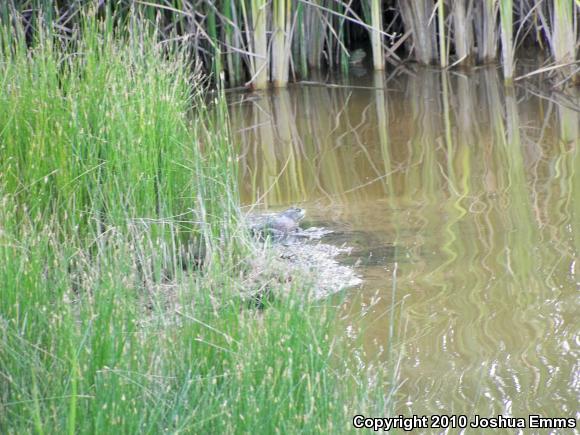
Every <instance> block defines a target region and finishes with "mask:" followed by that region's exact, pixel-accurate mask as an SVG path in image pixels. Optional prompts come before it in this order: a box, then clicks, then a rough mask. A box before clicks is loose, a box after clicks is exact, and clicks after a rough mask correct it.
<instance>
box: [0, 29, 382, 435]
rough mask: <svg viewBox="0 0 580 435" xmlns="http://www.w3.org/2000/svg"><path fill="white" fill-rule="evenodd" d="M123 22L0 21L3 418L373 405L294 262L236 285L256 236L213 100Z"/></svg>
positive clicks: (269, 418)
mask: <svg viewBox="0 0 580 435" xmlns="http://www.w3.org/2000/svg"><path fill="white" fill-rule="evenodd" d="M113 24H114V25H113ZM129 24H130V25H127V26H125V25H123V24H122V23H119V22H117V23H113V22H112V21H111V20H105V22H104V23H97V22H96V21H95V20H93V19H87V20H85V21H84V22H83V23H82V26H81V28H80V34H81V35H82V37H79V38H78V39H76V40H74V41H69V42H68V43H67V45H66V47H65V48H63V46H62V40H61V39H59V38H56V37H54V35H47V34H41V33H40V34H37V35H36V40H35V41H36V42H34V43H33V44H32V47H27V46H26V45H25V43H24V42H23V41H24V38H23V35H22V34H21V33H20V34H19V35H18V34H16V35H15V34H14V32H13V30H14V29H12V28H8V27H6V25H3V26H2V29H1V41H0V42H1V45H0V46H1V49H0V77H1V80H0V147H1V149H0V203H1V207H0V264H2V267H0V291H1V297H0V433H7V434H21V433H29V432H36V433H65V432H68V433H70V434H73V433H161V432H170V433H177V432H184V433H210V432H211V433H214V432H256V433H274V432H276V431H279V432H281V433H295V432H306V433H315V432H321V433H327V432H329V431H332V430H335V431H336V430H338V431H340V432H342V431H344V430H347V429H348V428H349V427H350V422H351V421H352V417H353V416H354V415H355V414H356V413H360V412H367V413H368V414H369V415H370V414H371V413H372V414H375V415H382V414H383V413H384V410H385V409H386V406H387V405H386V404H385V403H384V399H383V397H384V395H386V394H387V390H386V387H385V385H383V384H382V383H381V382H376V383H374V384H373V386H370V387H369V385H368V383H367V382H365V380H366V379H367V378H368V376H369V373H367V372H366V371H365V370H362V369H361V370H355V369H354V367H356V366H355V365H354V364H353V365H350V364H347V363H345V361H348V356H347V355H346V354H345V352H346V350H345V349H346V348H345V347H344V346H343V344H342V343H341V340H340V338H333V334H332V330H333V328H335V322H334V316H335V314H334V310H333V309H332V308H331V307H330V306H327V305H326V304H322V305H321V304H318V305H316V304H313V303H308V302H306V301H305V299H304V296H303V292H305V291H306V289H305V288H304V287H303V286H300V285H299V279H297V280H296V281H295V284H294V285H293V287H294V288H293V291H292V292H290V293H288V294H287V295H286V296H284V297H280V298H278V299H277V300H276V301H274V302H272V303H271V304H270V306H268V307H267V308H266V309H265V310H257V309H255V308H251V307H249V306H248V304H247V303H245V302H243V300H242V299H241V298H240V297H239V293H238V291H239V290H240V289H241V288H242V287H243V278H244V274H245V273H246V271H247V269H248V268H249V267H250V266H249V262H248V261H246V258H248V256H249V255H251V254H252V253H253V248H252V246H253V245H252V243H251V241H249V240H248V236H246V235H245V234H246V233H245V232H244V231H243V230H241V229H240V213H239V208H238V194H237V191H236V185H235V180H236V179H237V174H236V165H235V157H234V155H233V152H232V146H231V143H230V136H229V132H228V128H227V113H226V109H225V103H224V100H223V98H222V97H220V96H218V97H217V98H216V99H215V101H209V99H208V98H207V96H206V95H204V91H203V89H202V88H200V87H199V86H198V85H197V84H196V83H197V81H198V79H199V77H198V76H196V75H195V74H192V73H191V71H192V70H193V68H192V66H191V65H189V64H188V63H187V61H186V57H185V56H184V54H183V52H182V51H180V50H178V49H173V48H171V47H169V46H167V45H162V46H160V45H158V44H156V43H155V41H156V40H157V39H156V35H155V34H153V32H152V31H151V32H150V31H149V30H148V28H147V27H146V26H144V25H143V24H142V23H140V22H138V21H137V20H135V19H133V18H132V19H131V21H130V23H129ZM132 28H133V29H135V28H138V29H139V32H138V34H133V33H131V32H130V31H129V30H128V29H132ZM113 29H116V30H113ZM192 108H193V109H192ZM184 264H185V265H187V267H184ZM196 265H197V266H196ZM270 285H273V284H270ZM349 367H353V368H352V369H350V368H349ZM381 373H382V372H379V373H378V375H379V377H378V379H380V378H381Z"/></svg>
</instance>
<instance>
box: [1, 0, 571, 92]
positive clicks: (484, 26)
mask: <svg viewBox="0 0 580 435" xmlns="http://www.w3.org/2000/svg"><path fill="white" fill-rule="evenodd" d="M87 3H90V2H87ZM10 4H12V5H13V6H12V8H13V9H15V10H19V11H21V12H22V16H21V21H23V22H24V23H26V27H27V28H31V27H34V26H35V25H40V23H39V22H38V21H37V20H35V19H33V18H32V17H31V16H30V15H31V12H30V11H34V10H38V8H41V9H42V10H43V12H44V19H45V20H46V21H51V20H53V21H54V22H55V26H54V27H55V28H56V29H58V30H59V31H61V32H63V34H70V33H74V29H75V28H76V27H77V23H78V20H79V17H80V16H81V15H82V8H83V7H85V6H84V5H83V2H79V1H72V0H68V1H63V2H59V7H58V8H56V6H55V3H52V2H44V3H36V2H34V1H33V0H11V1H10ZM100 4H101V7H100V9H101V12H100V13H104V11H105V10H106V9H109V10H110V11H114V12H115V13H116V14H118V15H120V16H123V15H126V14H128V13H129V11H139V12H140V13H142V14H143V16H144V17H147V18H148V19H150V20H151V21H152V22H153V23H154V24H155V25H156V26H157V28H158V30H159V37H160V38H161V39H164V40H171V41H181V43H182V44H183V45H184V46H187V47H188V49H189V52H190V55H193V56H195V57H197V58H199V59H201V60H202V63H203V64H204V65H205V68H206V70H207V71H210V72H213V73H214V79H215V81H217V80H218V78H219V77H220V76H221V74H222V73H224V75H225V76H226V77H227V81H228V83H229V85H230V86H232V87H234V86H239V85H242V84H245V85H247V86H249V87H254V88H258V89H263V88H264V87H266V86H267V83H268V81H269V82H272V83H273V85H274V86H277V87H283V86H286V83H287V82H288V80H292V79H294V78H297V77H298V76H302V77H304V76H307V75H308V74H310V73H312V71H313V70H314V69H320V68H321V67H324V66H327V67H329V68H330V69H335V68H340V69H342V70H344V71H347V70H348V53H349V51H352V50H353V49H356V48H358V47H359V46H360V45H366V46H368V47H369V51H370V52H372V59H373V61H372V64H373V67H374V68H375V69H377V70H382V69H383V68H384V66H385V62H389V63H394V64H398V63H401V62H402V61H405V60H413V61H416V62H418V63H421V64H426V65H428V64H435V63H438V64H439V66H440V67H442V68H446V67H448V66H449V65H452V66H456V65H460V66H471V65H472V64H473V63H476V64H486V63H490V62H497V61H498V59H501V63H502V65H503V68H504V77H505V79H506V81H507V82H510V81H512V80H513V79H514V78H515V77H514V62H515V58H516V57H517V55H518V53H517V48H518V47H519V46H521V45H523V44H526V43H528V45H530V44H535V45H536V46H538V47H539V49H540V50H545V51H548V52H549V53H550V54H551V56H552V60H553V62H554V64H555V65H557V66H558V69H559V70H561V72H564V73H565V78H570V77H573V78H574V79H575V80H577V77H578V71H577V69H578V67H577V65H576V68H568V67H569V64H570V63H572V64H574V62H576V52H577V43H578V31H579V29H578V13H579V11H580V5H579V4H578V2H577V1H574V0H522V1H518V2H514V1H513V0H481V1H475V0H372V1H370V2H367V1H355V2H353V1H345V0H300V1H289V0H273V1H270V2H267V1H265V0H244V1H232V0H196V1H194V0H171V1H159V0H151V1H137V2H135V1H130V0H119V1H118V2H115V3H112V2H111V3H109V2H106V3H105V2H103V3H100ZM105 4H106V6H105ZM6 7H7V5H5V6H4V9H6ZM35 8H37V9H35ZM6 13H7V12H6V11H5V12H4V14H6ZM499 39H501V44H500V45H498V40H499ZM500 53H501V55H500Z"/></svg>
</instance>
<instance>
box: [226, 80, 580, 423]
mask: <svg viewBox="0 0 580 435" xmlns="http://www.w3.org/2000/svg"><path fill="white" fill-rule="evenodd" d="M357 80H358V81H357V85H361V83H362V85H363V86H367V87H368V88H369V89H362V88H360V87H357V88H349V87H347V86H337V87H324V86H296V87H293V88H289V89H285V90H284V89H283V90H277V91H276V92H275V93H271V94H245V95H234V96H231V98H230V102H231V106H230V107H231V118H232V122H233V125H234V130H236V131H237V132H238V133H237V139H238V142H239V143H240V144H241V155H242V159H241V171H240V172H241V174H240V177H241V179H240V186H241V192H242V198H243V201H244V202H245V203H247V204H252V203H256V202H258V203H260V204H261V205H263V206H264V207H266V208H274V209H275V208H283V207H285V206H286V205H288V204H300V205H301V206H303V207H305V208H306V209H307V210H308V212H309V218H310V220H311V223H314V224H319V223H323V224H324V225H326V226H328V227H330V228H331V229H334V230H335V231H336V236H335V237H336V239H335V242H336V243H346V244H350V245H351V246H354V247H355V249H354V254H353V255H355V256H356V255H357V254H356V253H357V252H358V253H359V254H358V255H359V258H360V259H361V261H356V263H357V264H358V265H359V266H358V267H359V271H360V273H361V274H362V275H363V277H364V278H365V283H364V285H363V286H362V287H361V288H356V289H351V290H348V292H347V295H346V298H347V305H348V308H347V310H348V312H351V313H360V309H357V307H360V306H361V305H368V304H369V303H370V302H371V300H372V299H373V297H374V296H375V295H376V294H377V292H378V295H379V296H380V300H379V302H378V303H376V304H375V305H374V306H373V307H372V309H371V310H370V311H369V312H367V314H366V315H365V316H361V315H360V314H356V315H354V314H353V315H352V316H351V317H350V319H349V322H351V323H353V322H354V323H356V324H357V326H358V327H360V328H362V330H363V331H364V337H365V346H366V349H367V353H373V352H377V349H379V347H382V348H388V347H390V346H391V347H392V348H393V349H395V351H394V352H393V353H396V356H395V358H397V359H398V361H399V364H400V369H399V374H398V376H399V381H403V383H402V385H401V387H400V389H399V391H398V400H397V406H396V410H395V412H396V413H404V414H406V415H410V414H436V413H443V412H445V413H448V414H449V413H455V414H457V413H467V414H475V413H478V414H480V415H483V416H495V415H497V414H503V415H506V416H515V417H522V416H527V415H528V414H530V413H537V414H541V415H543V416H553V417H555V416H559V417H579V415H578V414H577V413H578V401H579V398H580V367H579V360H580V358H579V356H580V352H579V350H580V337H579V326H580V325H579V322H578V320H577V319H578V294H579V293H578V290H579V289H580V261H579V258H578V257H579V255H578V254H579V253H580V151H579V147H578V146H579V139H578V136H579V114H578V112H576V111H574V110H573V109H572V108H571V105H570V104H565V105H559V104H558V103H557V101H558V100H557V99H556V98H555V97H554V98H552V97H549V98H539V97H538V96H536V95H537V92H533V93H531V92H529V91H528V90H527V89H525V88H516V89H515V90H511V91H510V90H505V89H504V88H503V86H502V85H501V82H500V81H499V80H498V77H497V75H496V71H495V70H493V69H492V70H479V71H478V72H476V73H474V74H472V75H469V76H466V75H462V74H446V73H445V74H441V73H435V72H428V71H419V72H417V71H415V72H406V73H404V74H399V75H394V76H391V77H389V78H388V79H387V76H383V75H377V76H375V77H371V78H368V79H367V80H366V81H361V79H357ZM578 102H579V100H578V98H577V99H576V104H578ZM373 251H375V252H373ZM375 253H376V254H375ZM370 257H372V258H373V261H363V260H365V259H367V258H370ZM347 260H348V259H347ZM351 260H352V259H351ZM345 261H346V260H345ZM354 262H355V261H351V264H352V263H354ZM392 306H394V307H396V309H394V310H391V307H392ZM393 316H394V317H393ZM343 326H344V325H343ZM343 329H344V328H343ZM393 331H395V332H393ZM397 331H398V332H397ZM389 337H393V340H390V338H389ZM391 357H392V355H391Z"/></svg>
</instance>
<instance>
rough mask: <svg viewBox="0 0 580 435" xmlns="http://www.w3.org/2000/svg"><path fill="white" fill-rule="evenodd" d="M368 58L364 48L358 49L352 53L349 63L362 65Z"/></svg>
mask: <svg viewBox="0 0 580 435" xmlns="http://www.w3.org/2000/svg"><path fill="white" fill-rule="evenodd" d="M366 56H367V53H366V51H364V50H363V49H362V48H357V49H356V50H353V51H351V52H350V55H349V58H348V63H349V64H351V65H360V64H361V63H362V61H363V60H364V58H365V57H366Z"/></svg>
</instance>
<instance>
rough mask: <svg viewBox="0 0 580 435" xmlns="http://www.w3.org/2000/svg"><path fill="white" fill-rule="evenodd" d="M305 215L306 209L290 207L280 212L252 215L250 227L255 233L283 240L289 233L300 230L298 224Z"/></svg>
mask: <svg viewBox="0 0 580 435" xmlns="http://www.w3.org/2000/svg"><path fill="white" fill-rule="evenodd" d="M305 215H306V211H305V210H304V209H303V208H298V207H290V208H289V209H287V210H284V211H283V212H280V213H276V214H271V215H264V216H254V217H252V218H251V221H250V228H251V230H252V232H253V233H254V234H255V235H258V236H261V237H267V236H270V237H272V239H274V240H284V239H286V238H287V237H288V236H289V235H290V234H292V233H295V232H296V231H298V230H300V227H299V226H298V224H299V222H300V221H301V220H302V219H304V216H305Z"/></svg>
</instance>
